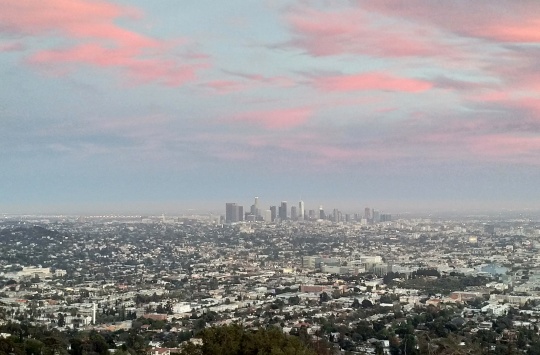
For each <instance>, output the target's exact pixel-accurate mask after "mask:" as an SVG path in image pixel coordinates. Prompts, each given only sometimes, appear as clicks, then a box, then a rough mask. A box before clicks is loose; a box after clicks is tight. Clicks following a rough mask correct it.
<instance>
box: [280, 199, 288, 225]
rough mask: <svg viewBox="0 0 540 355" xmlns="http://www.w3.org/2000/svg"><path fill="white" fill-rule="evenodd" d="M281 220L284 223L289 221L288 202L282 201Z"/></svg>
mask: <svg viewBox="0 0 540 355" xmlns="http://www.w3.org/2000/svg"><path fill="white" fill-rule="evenodd" d="M279 219H281V220H282V221H284V220H286V219H287V201H281V206H279Z"/></svg>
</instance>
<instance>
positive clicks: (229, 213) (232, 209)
mask: <svg viewBox="0 0 540 355" xmlns="http://www.w3.org/2000/svg"><path fill="white" fill-rule="evenodd" d="M243 220H244V207H243V206H238V205H237V204H236V203H233V202H229V203H226V204H225V223H235V222H240V221H243Z"/></svg>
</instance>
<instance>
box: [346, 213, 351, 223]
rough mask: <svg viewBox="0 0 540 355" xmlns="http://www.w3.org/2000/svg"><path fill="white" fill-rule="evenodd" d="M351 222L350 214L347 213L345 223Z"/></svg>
mask: <svg viewBox="0 0 540 355" xmlns="http://www.w3.org/2000/svg"><path fill="white" fill-rule="evenodd" d="M350 221H351V215H350V213H345V222H347V223H349V222H350Z"/></svg>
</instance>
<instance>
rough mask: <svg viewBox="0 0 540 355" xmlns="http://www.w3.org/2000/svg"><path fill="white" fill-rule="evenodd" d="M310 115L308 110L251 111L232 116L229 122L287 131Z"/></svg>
mask: <svg viewBox="0 0 540 355" xmlns="http://www.w3.org/2000/svg"><path fill="white" fill-rule="evenodd" d="M312 113H313V112H312V110H311V109H308V108H293V109H275V110H268V111H253V112H247V113H243V114H240V115H237V116H234V117H232V118H231V119H230V121H234V122H245V123H250V124H255V125H260V126H262V127H264V128H267V129H289V128H294V127H297V126H300V125H302V124H304V123H306V122H307V121H308V119H309V117H310V116H311V115H312Z"/></svg>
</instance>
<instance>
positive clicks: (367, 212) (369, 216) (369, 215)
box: [364, 207, 371, 221]
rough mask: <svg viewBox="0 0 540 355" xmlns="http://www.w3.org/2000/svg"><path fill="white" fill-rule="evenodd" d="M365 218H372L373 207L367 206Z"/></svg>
mask: <svg viewBox="0 0 540 355" xmlns="http://www.w3.org/2000/svg"><path fill="white" fill-rule="evenodd" d="M364 218H365V219H367V220H368V221H369V220H370V219H371V208H369V207H366V208H365V209H364Z"/></svg>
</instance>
